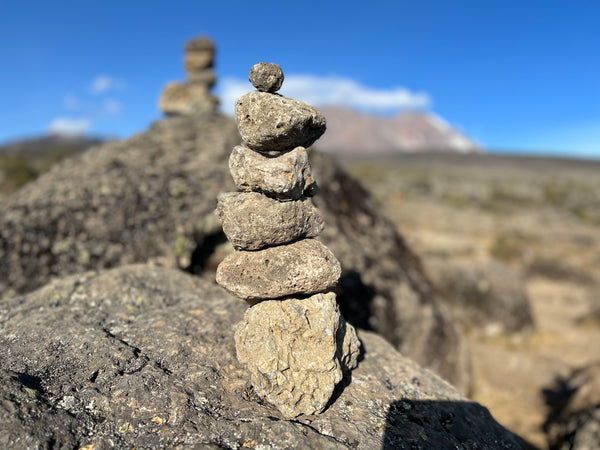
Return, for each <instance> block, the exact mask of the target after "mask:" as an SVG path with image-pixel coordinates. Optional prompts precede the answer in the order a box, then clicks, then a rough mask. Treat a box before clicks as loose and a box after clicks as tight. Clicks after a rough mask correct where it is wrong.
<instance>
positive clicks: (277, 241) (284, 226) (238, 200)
mask: <svg viewBox="0 0 600 450" xmlns="http://www.w3.org/2000/svg"><path fill="white" fill-rule="evenodd" d="M217 198H218V203H217V210H216V213H217V217H218V218H219V221H220V222H221V225H223V231H224V232H225V235H226V236H227V239H229V241H230V242H231V243H232V244H233V246H234V248H236V249H238V250H259V249H261V248H264V247H272V246H275V245H281V244H287V243H289V242H292V241H296V240H298V239H300V238H304V237H317V236H318V235H319V234H321V231H323V218H322V217H321V214H320V213H319V210H318V209H317V208H315V206H314V205H313V204H312V202H311V201H310V200H309V199H307V198H303V199H300V200H293V201H287V202H280V201H279V200H276V199H273V198H270V197H267V196H266V195H263V194H260V193H258V192H227V193H224V194H219V196H218V197H217Z"/></svg>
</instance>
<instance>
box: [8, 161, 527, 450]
mask: <svg viewBox="0 0 600 450" xmlns="http://www.w3.org/2000/svg"><path fill="white" fill-rule="evenodd" d="M92 153H94V152H92ZM246 309H247V307H246V306H245V305H244V304H243V303H241V302H238V301H235V299H233V298H232V297H230V296H229V295H227V294H226V293H225V292H224V291H223V290H222V289H221V288H220V287H218V286H217V285H215V283H214V279H213V276H212V275H210V274H207V276H201V277H195V276H191V275H189V274H186V273H185V272H183V271H180V270H176V269H168V268H164V267H152V266H147V265H135V266H124V267H119V268H116V269H111V270H100V271H93V272H88V273H85V274H79V275H74V276H70V277H67V278H64V279H60V280H59V279H55V280H54V281H52V282H51V283H50V284H48V285H47V286H45V287H43V288H42V289H40V290H38V291H36V292H33V293H30V294H28V295H25V296H19V297H15V298H12V299H4V300H2V299H0V361H2V364H0V423H1V424H2V425H1V426H0V448H6V449H25V448H32V449H34V448H35V449H38V448H39V449H49V448H84V447H86V446H89V447H88V448H92V447H93V448H96V449H105V448H133V447H135V448H173V447H182V448H239V449H241V448H290V449H296V448H297V449H306V448H312V449H317V448H318V449H348V448H357V449H383V448H385V449H388V448H389V449H391V448H411V447H412V448H415V447H417V448H418V447H422V448H423V447H426V448H523V444H522V442H521V441H520V440H519V439H518V438H516V437H515V436H514V435H512V434H511V433H509V432H508V431H507V430H505V429H504V428H502V427H501V426H500V425H499V424H498V423H497V422H495V421H494V419H493V418H492V417H491V415H490V414H489V412H488V411H487V410H486V409H485V408H484V407H482V406H481V405H479V404H477V403H474V402H472V401H469V400H468V399H467V398H465V397H463V396H461V395H460V394H459V393H458V392H457V391H456V389H454V388H453V387H452V386H450V385H449V384H448V383H446V382H444V381H442V380H441V379H440V378H438V377H437V376H435V375H434V374H433V373H432V372H431V371H429V370H426V369H423V368H421V367H420V366H418V365H417V364H415V363H414V362H413V361H411V360H410V359H408V358H407V357H405V356H403V355H401V354H400V353H398V352H397V351H395V350H394V348H393V347H392V346H391V345H390V344H389V343H388V342H386V341H385V340H384V339H383V338H381V337H380V336H377V335H376V334H374V333H369V332H366V331H361V332H360V333H359V338H360V340H361V341H362V345H363V347H364V349H365V351H364V359H363V360H362V361H361V362H360V363H359V365H358V367H357V368H356V369H355V370H353V371H352V377H351V378H346V379H344V380H343V382H342V383H341V385H340V386H339V387H338V389H337V390H336V395H335V397H334V401H333V402H331V404H330V406H329V407H328V408H327V409H326V410H325V411H323V412H322V413H321V414H318V415H313V416H305V417H303V416H301V417H298V418H297V419H296V420H293V421H290V420H281V419H282V415H281V413H280V412H279V411H278V410H277V409H275V408H274V407H273V406H271V405H270V404H269V403H266V402H263V401H261V400H260V398H258V396H257V395H256V394H255V392H254V391H253V389H252V387H251V386H250V385H249V382H248V374H247V371H246V370H245V369H244V368H243V367H242V365H241V364H240V363H239V362H238V361H237V359H236V357H235V353H236V348H235V341H234V336H233V335H234V327H235V324H236V323H237V322H239V321H240V320H241V319H242V317H243V315H244V313H245V311H246Z"/></svg>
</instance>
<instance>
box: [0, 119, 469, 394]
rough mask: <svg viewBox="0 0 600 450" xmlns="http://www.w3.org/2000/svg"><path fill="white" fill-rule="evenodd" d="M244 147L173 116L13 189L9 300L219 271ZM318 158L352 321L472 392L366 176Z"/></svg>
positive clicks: (434, 300) (3, 290) (4, 267)
mask: <svg viewBox="0 0 600 450" xmlns="http://www.w3.org/2000/svg"><path fill="white" fill-rule="evenodd" d="M239 142H240V137H239V134H238V133H237V130H236V128H235V124H234V122H233V120H231V119H229V118H226V117H224V116H220V115H216V114H205V115H192V116H177V117H169V118H167V119H164V120H161V121H159V122H157V123H155V124H154V125H153V126H152V127H151V128H150V129H149V130H148V131H146V132H144V133H140V134H138V135H136V136H133V137H131V138H129V139H127V140H125V141H122V142H111V143H107V144H104V145H102V146H99V147H96V148H92V149H90V150H89V151H88V152H86V153H85V154H82V155H81V156H78V157H75V158H72V159H68V160H65V161H64V162H62V163H61V164H59V165H57V166H55V167H54V168H53V169H52V170H51V171H50V172H48V173H46V174H45V175H44V176H42V177H40V178H38V179H37V180H36V181H35V182H33V183H31V184H28V185H26V186H24V187H23V188H22V189H20V190H19V191H17V192H15V193H13V194H12V195H11V196H9V197H7V198H6V199H5V200H4V201H3V203H2V214H0V296H2V295H4V296H10V295H11V293H14V292H27V291H31V290H33V289H35V288H36V287H39V286H40V285H42V284H44V283H46V282H47V281H48V280H49V279H50V278H52V277H56V276H64V275H66V274H72V273H78V272H83V271H86V270H95V269H102V268H106V267H114V266H117V265H122V264H127V263H133V262H144V261H156V260H159V261H161V262H162V263H164V264H167V265H177V266H179V267H181V268H184V269H187V270H190V271H192V272H199V271H202V270H203V269H204V267H205V264H210V266H207V267H215V266H216V264H214V261H212V260H211V259H210V258H212V257H213V256H216V255H217V254H219V253H220V252H221V250H222V247H221V246H220V244H221V243H222V242H224V241H225V236H224V235H223V234H222V232H221V227H220V224H219V222H218V220H217V219H216V217H215V215H214V209H215V207H216V201H217V194H218V193H219V192H224V191H231V190H235V185H234V184H233V182H232V181H231V176H230V174H229V171H228V169H227V161H228V158H229V154H230V152H231V149H232V148H233V147H234V146H235V145H236V144H239ZM311 162H312V166H313V173H314V175H315V179H317V180H318V181H319V185H320V193H319V195H317V196H316V197H314V199H313V202H314V203H315V205H316V206H317V207H318V208H319V209H320V211H321V214H322V215H323V218H324V221H325V223H326V224H327V226H326V227H325V230H324V231H323V233H322V234H321V236H320V237H319V239H320V240H322V241H323V242H324V243H325V244H326V245H327V246H328V247H329V248H330V249H331V250H332V251H333V253H334V254H335V255H336V257H337V258H338V259H339V260H340V262H341V264H342V267H343V273H342V278H341V280H340V285H339V289H338V290H337V293H338V302H339V304H340V309H341V311H342V315H343V316H344V317H345V318H346V319H347V320H348V321H349V322H350V323H352V324H353V325H356V326H357V327H359V328H367V329H371V330H374V331H377V332H378V333H380V334H382V335H383V336H384V337H385V338H386V339H388V340H389V341H390V342H392V343H393V344H394V345H395V346H397V347H398V348H399V349H400V350H401V351H402V352H403V353H404V354H405V355H408V356H411V357H412V358H414V359H416V360H417V361H418V362H419V363H421V364H422V365H424V366H427V367H432V368H434V370H436V371H437V372H438V373H440V374H442V375H443V376H444V377H445V378H446V379H448V380H449V381H451V382H452V383H453V384H454V385H455V386H457V387H459V389H462V390H463V391H465V392H466V389H467V387H468V383H469V359H468V354H467V352H466V347H465V345H466V344H465V341H464V340H462V339H461V338H460V336H459V335H457V333H456V330H455V329H454V326H453V325H452V323H451V317H450V316H449V315H448V314H447V311H445V310H444V309H443V298H441V297H440V296H439V294H438V293H437V292H436V291H435V290H434V289H433V287H432V285H431V284H430V282H429V281H428V279H427V277H426V276H425V274H424V272H423V270H422V268H421V264H420V262H419V258H418V257H417V256H416V255H415V254H414V253H412V252H411V251H410V249H409V248H408V247H407V246H406V245H405V243H404V241H403V240H402V238H401V237H400V236H398V234H397V232H396V230H395V227H394V226H393V224H392V223H391V222H390V221H389V220H387V219H386V218H384V217H383V216H382V215H381V213H380V212H379V208H378V207H377V206H376V205H375V204H374V202H373V201H372V200H371V198H370V197H369V195H368V194H367V192H366V191H365V190H364V189H363V188H362V187H361V186H360V184H359V183H358V182H357V181H355V180H354V179H352V178H350V177H349V176H348V175H347V174H346V173H345V172H344V171H343V170H342V169H340V168H339V166H337V165H336V164H335V163H334V162H333V160H332V159H331V158H330V157H328V156H326V155H323V154H321V153H318V152H312V153H311ZM217 262H218V261H217Z"/></svg>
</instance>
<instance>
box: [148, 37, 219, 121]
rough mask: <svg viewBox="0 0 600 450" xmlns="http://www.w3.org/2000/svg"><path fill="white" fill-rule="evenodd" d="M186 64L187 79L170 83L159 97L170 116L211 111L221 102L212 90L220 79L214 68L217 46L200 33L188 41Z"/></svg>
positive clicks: (161, 105) (186, 45)
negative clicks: (197, 36)
mask: <svg viewBox="0 0 600 450" xmlns="http://www.w3.org/2000/svg"><path fill="white" fill-rule="evenodd" d="M184 49H185V58H184V67H185V73H186V78H187V82H186V83H180V82H178V81H173V82H170V83H168V84H167V85H166V86H165V88H164V90H163V92H162V94H161V96H160V100H159V107H160V109H161V110H162V111H163V112H164V113H165V114H167V115H169V116H172V115H189V114H194V113H202V112H212V111H214V110H215V109H216V107H217V105H218V103H219V101H218V99H217V98H216V97H215V96H214V95H212V94H211V93H210V89H211V88H212V87H213V86H214V84H215V82H216V81H217V78H216V76H215V72H214V70H213V62H214V56H215V46H214V44H213V43H212V41H211V40H210V39H208V38H207V37H204V36H201V37H199V38H196V39H192V40H191V41H189V42H187V43H186V44H185V47H184Z"/></svg>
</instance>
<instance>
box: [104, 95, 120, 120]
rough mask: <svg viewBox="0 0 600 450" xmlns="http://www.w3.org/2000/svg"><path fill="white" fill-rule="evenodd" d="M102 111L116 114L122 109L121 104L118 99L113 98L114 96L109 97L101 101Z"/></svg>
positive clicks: (112, 114)
mask: <svg viewBox="0 0 600 450" xmlns="http://www.w3.org/2000/svg"><path fill="white" fill-rule="evenodd" d="M102 111H103V112H104V113H105V114H108V115H111V116H116V115H118V114H120V113H121V111H123V105H122V104H121V102H120V101H119V100H115V99H114V98H109V99H106V100H104V102H103V103H102Z"/></svg>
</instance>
